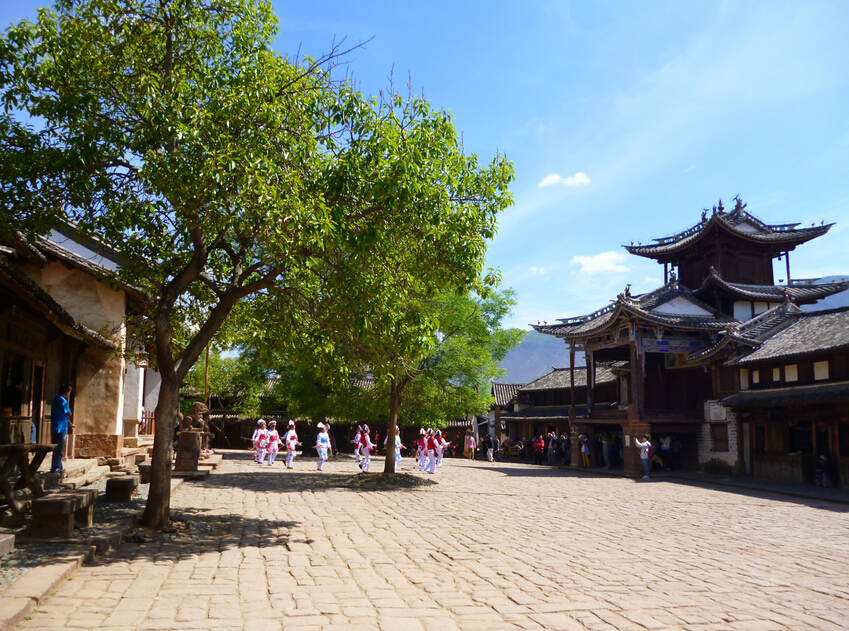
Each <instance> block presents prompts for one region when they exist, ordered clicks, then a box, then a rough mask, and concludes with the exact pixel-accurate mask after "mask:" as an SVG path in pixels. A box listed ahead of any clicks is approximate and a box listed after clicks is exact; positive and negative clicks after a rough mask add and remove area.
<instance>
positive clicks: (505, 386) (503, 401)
mask: <svg viewBox="0 0 849 631" xmlns="http://www.w3.org/2000/svg"><path fill="white" fill-rule="evenodd" d="M521 386H522V384H521V383H499V382H497V381H493V382H492V389H491V391H490V392H492V396H494V397H495V405H497V406H499V407H502V408H503V407H504V406H505V405H507V404H508V403H510V401H512V400H513V397H514V396H516V390H518V389H519V388H520V387H521Z"/></svg>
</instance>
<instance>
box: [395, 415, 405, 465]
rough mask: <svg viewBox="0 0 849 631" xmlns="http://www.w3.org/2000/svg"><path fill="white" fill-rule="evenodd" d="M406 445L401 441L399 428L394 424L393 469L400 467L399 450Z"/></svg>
mask: <svg viewBox="0 0 849 631" xmlns="http://www.w3.org/2000/svg"><path fill="white" fill-rule="evenodd" d="M406 448H407V447H406V445H404V444H403V443H402V442H401V428H400V427H398V426H397V425H396V426H395V470H396V471H397V470H398V469H400V468H401V450H402V449H406Z"/></svg>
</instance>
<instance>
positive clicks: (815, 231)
mask: <svg viewBox="0 0 849 631" xmlns="http://www.w3.org/2000/svg"><path fill="white" fill-rule="evenodd" d="M747 215H748V213H747ZM748 217H750V218H751V219H752V220H754V221H757V222H758V223H761V224H763V222H761V221H760V220H759V219H757V218H756V217H754V216H752V215H748ZM763 225H764V226H767V227H770V226H768V225H767V224H763ZM833 225H834V224H833V223H829V224H823V225H821V226H811V227H810V228H801V229H798V230H797V229H793V230H787V231H770V232H768V233H765V234H758V233H752V232H744V231H742V230H735V229H734V226H732V225H730V224H729V223H728V222H727V221H725V220H724V216H721V215H718V214H717V215H713V216H711V218H710V219H709V220H708V221H707V223H706V224H704V225H703V227H702V228H701V229H700V230H698V231H696V232H693V233H692V234H688V235H686V236H684V237H682V238H681V239H680V240H678V241H674V242H670V243H658V244H655V245H623V246H622V247H624V248H625V249H626V250H627V251H628V252H629V253H630V254H634V255H635V256H642V257H644V258H650V259H655V260H657V261H658V262H661V263H662V262H664V261H663V259H664V258H666V259H667V262H668V261H669V260H671V258H672V257H674V255H676V254H678V253H680V252H681V251H682V250H685V249H687V248H689V247H691V246H693V245H694V244H696V243H698V242H699V241H700V240H702V239H703V238H705V237H706V236H707V235H708V234H710V233H711V231H712V230H713V229H714V227H717V228H721V229H723V230H725V231H726V232H727V233H728V234H731V235H733V236H736V237H739V238H741V239H744V240H747V241H751V242H752V243H760V244H764V243H767V244H769V243H774V244H780V245H782V249H790V250H792V249H794V248H795V247H796V246H798V245H801V244H802V243H805V242H807V241H810V240H811V239H815V238H817V237H820V236H822V235H824V234H825V233H826V232H828V231H829V230H830V229H831V227H832V226H833ZM694 228H696V226H693V227H692V228H690V229H688V230H684V231H683V232H682V234H683V233H687V232H689V231H690V230H693V229H694ZM767 235H770V236H769V237H768V236H767ZM775 235H780V236H784V235H786V237H785V238H775ZM791 244H792V247H791ZM667 257H669V258H667Z"/></svg>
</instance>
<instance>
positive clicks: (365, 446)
mask: <svg viewBox="0 0 849 631" xmlns="http://www.w3.org/2000/svg"><path fill="white" fill-rule="evenodd" d="M368 434H369V427H368V425H363V431H362V434H361V435H360V453H361V454H362V456H363V462H362V464H360V467H361V468H362V470H363V473H368V468H369V466H370V465H371V450H372V449H373V448H374V444H373V443H372V442H371V437H370V436H369V435H368Z"/></svg>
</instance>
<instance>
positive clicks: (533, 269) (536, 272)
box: [531, 265, 545, 275]
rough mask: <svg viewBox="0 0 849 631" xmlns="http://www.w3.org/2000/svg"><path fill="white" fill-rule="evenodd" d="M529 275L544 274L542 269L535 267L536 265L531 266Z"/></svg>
mask: <svg viewBox="0 0 849 631" xmlns="http://www.w3.org/2000/svg"><path fill="white" fill-rule="evenodd" d="M531 274H540V275H542V274H545V268H544V267H537V266H536V265H532V266H531Z"/></svg>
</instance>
